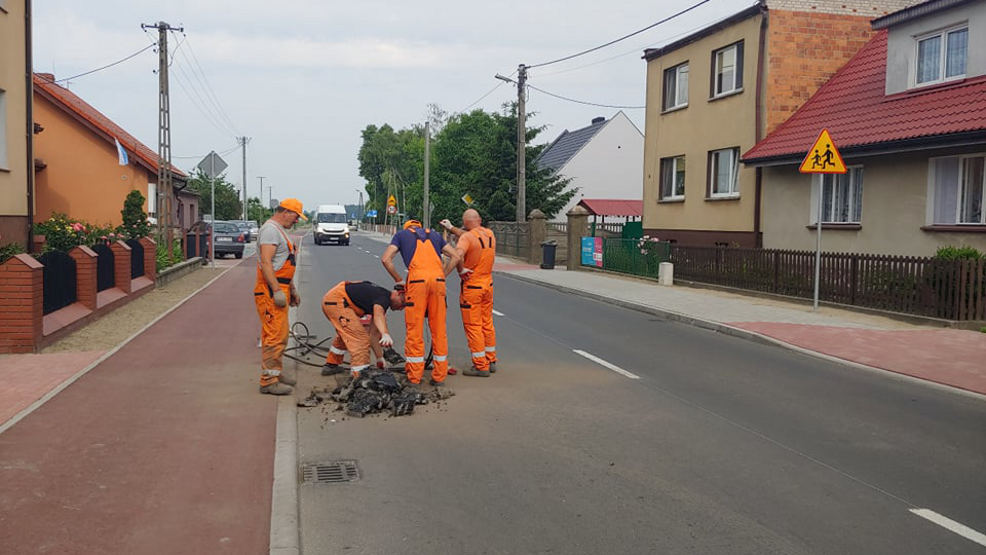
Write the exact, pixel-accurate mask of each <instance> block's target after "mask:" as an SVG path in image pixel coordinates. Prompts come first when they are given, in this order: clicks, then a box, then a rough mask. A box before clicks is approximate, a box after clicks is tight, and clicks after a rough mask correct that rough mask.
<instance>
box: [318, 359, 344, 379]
mask: <svg viewBox="0 0 986 555" xmlns="http://www.w3.org/2000/svg"><path fill="white" fill-rule="evenodd" d="M344 370H345V368H343V367H342V366H339V365H338V364H331V363H329V362H326V363H325V366H322V375H323V376H334V375H336V374H341V373H342V372H343V371H344Z"/></svg>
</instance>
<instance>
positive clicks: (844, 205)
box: [812, 166, 863, 224]
mask: <svg viewBox="0 0 986 555" xmlns="http://www.w3.org/2000/svg"><path fill="white" fill-rule="evenodd" d="M848 170H849V171H848V172H846V173H843V174H822V176H821V179H822V223H823V224H827V223H837V224H850V223H852V224H858V223H860V219H861V217H862V215H863V168H862V166H855V167H851V168H848ZM816 217H817V216H816ZM812 219H814V218H812Z"/></svg>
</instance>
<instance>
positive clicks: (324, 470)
mask: <svg viewBox="0 0 986 555" xmlns="http://www.w3.org/2000/svg"><path fill="white" fill-rule="evenodd" d="M301 477H302V481H303V482H304V483H306V484H336V483H341V482H355V481H357V480H359V467H358V466H356V461H332V462H328V463H313V464H306V465H304V466H302V467H301Z"/></svg>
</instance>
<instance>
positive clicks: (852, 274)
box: [849, 254, 859, 305]
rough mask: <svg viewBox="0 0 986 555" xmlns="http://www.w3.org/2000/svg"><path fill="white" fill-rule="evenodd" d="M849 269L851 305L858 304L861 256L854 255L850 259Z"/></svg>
mask: <svg viewBox="0 0 986 555" xmlns="http://www.w3.org/2000/svg"><path fill="white" fill-rule="evenodd" d="M850 264H851V266H850V268H849V280H850V284H849V304H853V305H854V304H856V289H857V288H858V287H859V285H858V283H859V255H858V254H854V255H852V258H850Z"/></svg>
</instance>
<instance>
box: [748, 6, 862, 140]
mask: <svg viewBox="0 0 986 555" xmlns="http://www.w3.org/2000/svg"><path fill="white" fill-rule="evenodd" d="M840 5H841V4H840ZM877 15H881V14H877ZM769 18H770V22H769V25H768V31H767V72H766V76H765V81H766V94H765V96H764V109H765V111H766V113H765V116H766V132H765V133H764V136H766V133H770V132H771V131H773V130H774V129H776V128H777V126H778V125H780V124H781V123H783V122H784V121H785V120H786V119H787V118H789V117H790V116H791V114H793V113H794V112H795V111H797V109H798V108H800V107H801V106H802V105H803V104H804V103H805V101H807V100H808V99H809V98H811V95H813V94H815V92H816V91H817V90H818V88H819V87H820V86H822V84H823V83H825V81H827V80H828V79H829V77H831V76H832V74H834V73H835V72H836V70H838V69H839V68H840V67H842V66H843V65H844V64H845V63H846V62H847V61H849V59H850V58H852V57H853V55H855V54H856V52H858V51H859V49H860V48H862V46H863V45H864V44H866V42H867V41H869V39H870V38H871V37H872V36H873V34H874V33H873V31H872V30H871V29H870V16H866V17H860V16H854V15H844V14H836V13H823V12H821V11H816V12H809V11H785V10H777V9H773V10H771V11H770V15H769ZM806 146H807V145H806Z"/></svg>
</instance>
